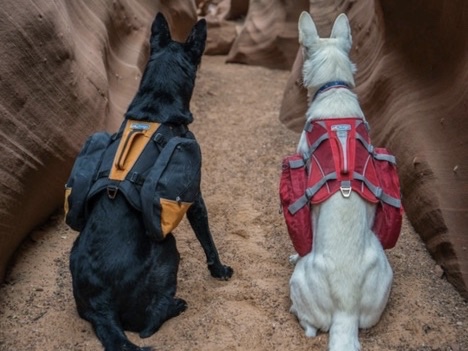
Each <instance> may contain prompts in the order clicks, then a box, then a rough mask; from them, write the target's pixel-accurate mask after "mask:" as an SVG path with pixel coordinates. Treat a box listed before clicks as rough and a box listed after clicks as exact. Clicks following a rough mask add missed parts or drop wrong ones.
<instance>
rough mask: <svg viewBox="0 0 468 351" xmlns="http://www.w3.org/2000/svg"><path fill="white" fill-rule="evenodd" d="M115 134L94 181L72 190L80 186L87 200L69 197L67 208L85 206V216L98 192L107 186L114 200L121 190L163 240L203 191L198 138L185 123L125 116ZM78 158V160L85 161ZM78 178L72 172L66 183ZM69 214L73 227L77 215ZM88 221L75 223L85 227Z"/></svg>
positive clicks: (155, 235) (153, 234)
mask: <svg viewBox="0 0 468 351" xmlns="http://www.w3.org/2000/svg"><path fill="white" fill-rule="evenodd" d="M91 138H92V137H91ZM110 139H111V140H110V142H109V144H108V146H107V147H106V149H105V150H104V151H103V152H102V157H101V160H100V162H99V164H98V165H96V168H97V170H96V172H95V173H94V176H93V178H92V180H91V181H90V183H91V186H90V187H89V188H86V189H84V188H81V189H76V188H75V187H72V189H71V193H72V194H73V193H74V192H75V191H76V192H79V193H81V194H85V195H81V196H83V197H84V201H83V202H80V203H74V202H70V197H69V198H68V199H69V200H68V207H69V208H70V209H71V208H72V207H74V206H75V205H76V206H84V208H81V210H80V211H81V212H82V213H84V218H85V219H86V217H87V215H88V212H89V210H90V208H89V207H90V206H89V204H90V202H91V201H92V199H93V198H94V197H95V196H97V195H98V194H101V193H102V192H104V191H105V192H106V194H107V196H108V197H109V198H110V199H114V198H115V197H116V195H117V193H119V192H120V193H121V194H123V195H124V197H125V198H126V200H127V201H128V203H129V204H130V205H131V206H132V207H134V208H135V209H136V210H138V211H139V212H141V213H142V218H143V222H144V224H145V229H146V231H147V234H148V235H149V236H151V237H153V238H154V239H155V240H163V239H164V238H165V236H166V235H167V234H168V233H170V232H171V231H172V230H173V229H175V228H176V227H177V225H178V224H179V223H180V221H181V220H182V218H183V217H184V215H185V213H186V212H187V210H188V209H189V207H190V206H191V204H192V203H193V202H194V201H195V199H196V197H197V196H198V195H199V193H200V181H201V152H200V147H199V145H198V142H197V141H196V140H195V137H194V136H193V134H192V133H191V132H189V131H188V129H187V128H186V127H169V126H167V125H160V124H158V123H152V122H145V121H136V120H126V121H125V122H124V123H123V124H122V127H121V128H120V131H119V132H118V133H116V134H114V135H113V136H112V137H111V138H110ZM81 154H82V153H80V155H81ZM79 158H80V157H78V158H77V160H76V161H75V165H78V164H79V163H80V164H81V162H82V161H81V160H80V159H79ZM76 168H78V166H77V167H76ZM73 170H75V166H74V168H73ZM75 177H76V172H73V171H72V174H71V175H70V179H69V181H68V182H67V186H68V185H69V184H73V180H74V178H75ZM69 213H70V211H69V212H68V214H67V216H66V222H67V224H69V225H70V226H71V227H72V225H71V224H73V223H74V219H73V218H70V215H69ZM85 222H86V221H84V223H85ZM84 223H83V222H81V224H82V225H80V226H75V227H72V228H73V229H75V230H82V229H83V227H84Z"/></svg>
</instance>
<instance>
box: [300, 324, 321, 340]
mask: <svg viewBox="0 0 468 351" xmlns="http://www.w3.org/2000/svg"><path fill="white" fill-rule="evenodd" d="M300 324H301V327H302V328H303V329H304V332H305V336H306V337H308V338H315V337H316V336H317V328H315V327H314V326H312V325H310V324H308V323H306V322H300Z"/></svg>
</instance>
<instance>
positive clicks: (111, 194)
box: [107, 185, 119, 200]
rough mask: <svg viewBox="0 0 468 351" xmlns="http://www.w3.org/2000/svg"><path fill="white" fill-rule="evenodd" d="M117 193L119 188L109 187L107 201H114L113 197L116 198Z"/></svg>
mask: <svg viewBox="0 0 468 351" xmlns="http://www.w3.org/2000/svg"><path fill="white" fill-rule="evenodd" d="M118 192H119V188H117V187H116V186H113V185H109V186H108V187H107V196H108V197H109V199H111V200H114V199H115V197H116V196H117V193H118Z"/></svg>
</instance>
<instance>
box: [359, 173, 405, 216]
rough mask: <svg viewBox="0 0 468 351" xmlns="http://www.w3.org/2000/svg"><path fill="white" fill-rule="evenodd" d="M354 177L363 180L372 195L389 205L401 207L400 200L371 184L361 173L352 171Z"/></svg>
mask: <svg viewBox="0 0 468 351" xmlns="http://www.w3.org/2000/svg"><path fill="white" fill-rule="evenodd" d="M353 177H354V179H357V180H360V181H361V182H364V184H366V186H367V188H368V189H369V190H370V191H371V192H372V194H374V196H375V197H376V198H377V199H379V200H382V201H383V202H385V203H386V204H389V205H390V206H393V207H396V208H400V207H401V200H400V199H397V198H396V197H392V196H390V195H388V194H386V193H384V191H383V190H382V188H380V187H378V186H375V185H374V184H372V183H371V182H370V181H369V180H368V179H367V178H366V177H364V176H363V175H362V174H359V173H356V172H354V173H353Z"/></svg>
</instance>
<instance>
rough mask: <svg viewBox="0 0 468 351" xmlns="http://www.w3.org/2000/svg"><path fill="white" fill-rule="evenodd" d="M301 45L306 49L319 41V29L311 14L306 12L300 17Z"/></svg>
mask: <svg viewBox="0 0 468 351" xmlns="http://www.w3.org/2000/svg"><path fill="white" fill-rule="evenodd" d="M298 27H299V43H300V44H301V45H303V46H305V47H306V48H308V47H310V46H311V45H312V44H313V43H315V42H316V41H318V40H319V36H318V33H317V28H316V27H315V23H314V21H313V20H312V17H311V16H310V14H309V13H308V12H306V11H303V12H302V13H301V16H300V17H299V23H298Z"/></svg>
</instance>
